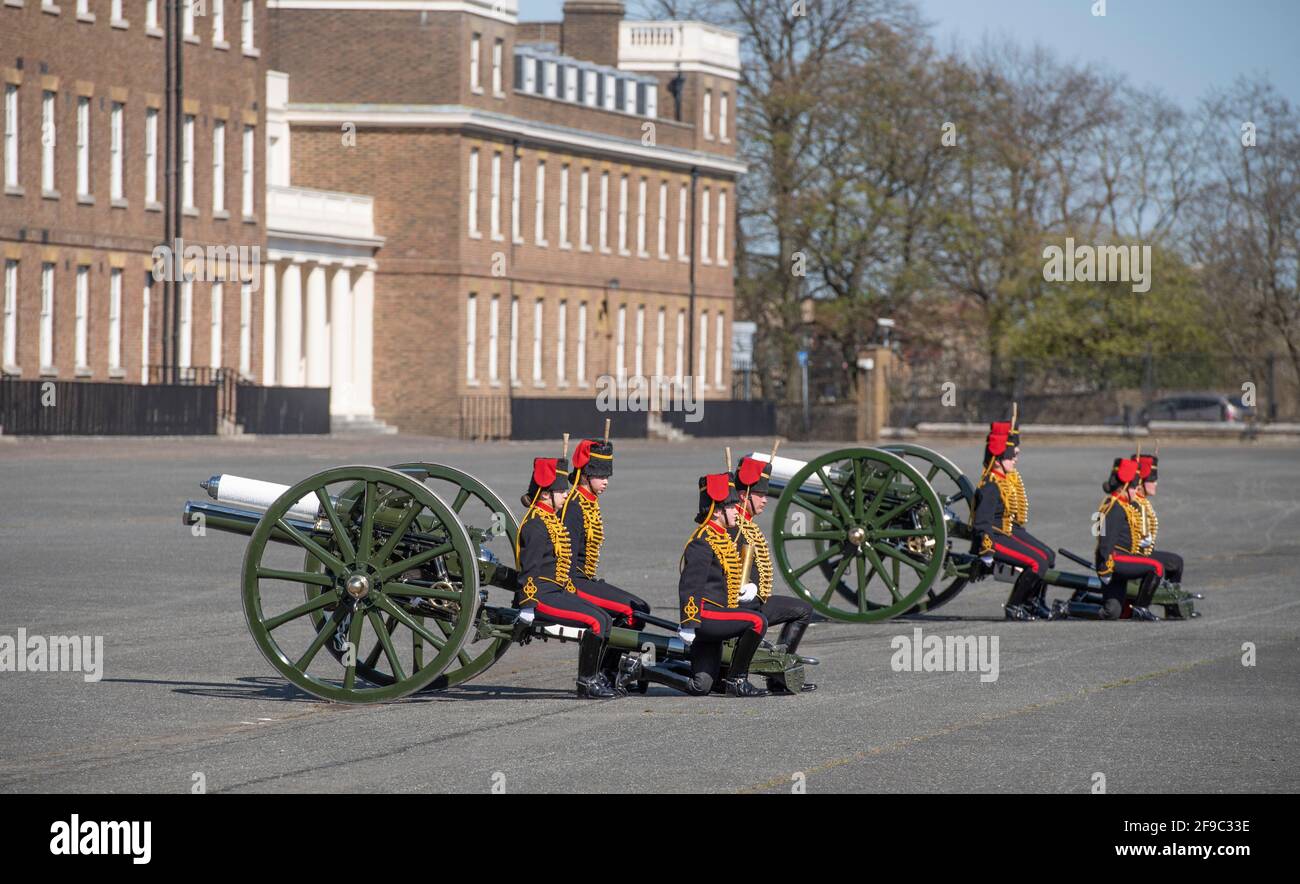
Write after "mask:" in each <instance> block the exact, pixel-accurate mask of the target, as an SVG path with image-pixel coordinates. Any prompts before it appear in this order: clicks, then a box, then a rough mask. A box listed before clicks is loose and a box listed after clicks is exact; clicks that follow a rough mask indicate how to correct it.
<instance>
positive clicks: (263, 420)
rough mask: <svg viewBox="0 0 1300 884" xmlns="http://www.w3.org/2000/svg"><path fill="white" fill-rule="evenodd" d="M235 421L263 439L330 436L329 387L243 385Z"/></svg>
mask: <svg viewBox="0 0 1300 884" xmlns="http://www.w3.org/2000/svg"><path fill="white" fill-rule="evenodd" d="M218 389H220V388H219V387H218ZM232 389H233V388H232ZM234 420H235V423H236V425H238V426H239V427H241V428H242V429H243V431H244V432H245V433H259V434H261V435H264V436H267V435H290V434H296V435H304V434H324V433H328V432H329V431H330V388H329V387H259V386H255V385H253V384H240V385H239V386H238V389H237V391H236V392H235V411H234Z"/></svg>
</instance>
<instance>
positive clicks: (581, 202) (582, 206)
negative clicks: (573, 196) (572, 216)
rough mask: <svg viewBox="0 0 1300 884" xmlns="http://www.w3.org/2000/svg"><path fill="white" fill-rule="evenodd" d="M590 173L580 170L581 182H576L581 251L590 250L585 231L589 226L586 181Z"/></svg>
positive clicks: (588, 232)
mask: <svg viewBox="0 0 1300 884" xmlns="http://www.w3.org/2000/svg"><path fill="white" fill-rule="evenodd" d="M589 176H590V172H589V170H587V169H583V170H582V175H581V176H580V178H581V180H580V181H579V182H578V244H579V245H580V246H581V247H582V249H583V251H590V250H591V236H590V231H589V230H588V229H587V228H588V227H590V226H591V224H590V206H589V205H588V200H587V189H588V188H587V183H588V182H587V179H588V177H589Z"/></svg>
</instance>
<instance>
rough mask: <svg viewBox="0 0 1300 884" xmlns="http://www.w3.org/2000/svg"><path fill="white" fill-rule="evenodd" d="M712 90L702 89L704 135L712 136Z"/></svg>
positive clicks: (706, 136)
mask: <svg viewBox="0 0 1300 884" xmlns="http://www.w3.org/2000/svg"><path fill="white" fill-rule="evenodd" d="M712 117H713V90H712V89H705V90H704V137H705V138H712V137H713V123H712Z"/></svg>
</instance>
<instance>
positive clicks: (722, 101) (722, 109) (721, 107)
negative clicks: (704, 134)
mask: <svg viewBox="0 0 1300 884" xmlns="http://www.w3.org/2000/svg"><path fill="white" fill-rule="evenodd" d="M730 104H731V100H730V95H729V94H728V93H726V92H724V93H722V94H721V95H720V96H718V138H719V140H721V141H728V140H729V139H728V138H727V111H728V108H729V106H730Z"/></svg>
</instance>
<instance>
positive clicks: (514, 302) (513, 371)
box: [510, 295, 519, 387]
mask: <svg viewBox="0 0 1300 884" xmlns="http://www.w3.org/2000/svg"><path fill="white" fill-rule="evenodd" d="M518 384H519V297H518V296H517V295H516V296H513V297H511V298H510V385H511V386H512V387H513V386H516V385H518Z"/></svg>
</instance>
